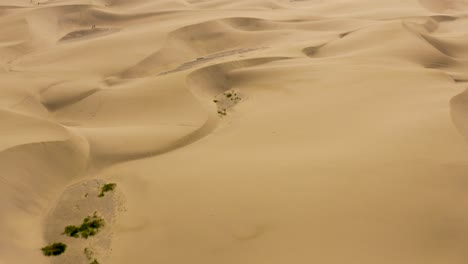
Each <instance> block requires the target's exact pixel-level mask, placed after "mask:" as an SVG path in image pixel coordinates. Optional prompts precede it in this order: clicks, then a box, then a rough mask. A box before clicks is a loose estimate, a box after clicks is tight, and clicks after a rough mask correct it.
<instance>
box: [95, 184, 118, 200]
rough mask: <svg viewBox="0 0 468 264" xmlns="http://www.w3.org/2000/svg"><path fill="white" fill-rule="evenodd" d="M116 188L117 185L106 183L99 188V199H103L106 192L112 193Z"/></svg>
mask: <svg viewBox="0 0 468 264" xmlns="http://www.w3.org/2000/svg"><path fill="white" fill-rule="evenodd" d="M115 187H117V184H115V183H106V184H104V185H103V186H102V188H101V193H99V195H98V196H99V197H104V195H105V193H106V192H110V191H113V190H114V189H115Z"/></svg>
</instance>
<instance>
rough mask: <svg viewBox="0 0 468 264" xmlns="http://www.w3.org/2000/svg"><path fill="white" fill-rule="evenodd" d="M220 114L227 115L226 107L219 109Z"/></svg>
mask: <svg viewBox="0 0 468 264" xmlns="http://www.w3.org/2000/svg"><path fill="white" fill-rule="evenodd" d="M218 114H220V115H223V116H225V115H226V114H227V113H226V108H223V109H218Z"/></svg>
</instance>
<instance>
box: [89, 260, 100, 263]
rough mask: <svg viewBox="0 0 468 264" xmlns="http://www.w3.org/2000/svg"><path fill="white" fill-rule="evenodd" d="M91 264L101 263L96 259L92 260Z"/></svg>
mask: <svg viewBox="0 0 468 264" xmlns="http://www.w3.org/2000/svg"><path fill="white" fill-rule="evenodd" d="M89 264H99V262H98V261H97V259H94V260H93V262H91V263H89Z"/></svg>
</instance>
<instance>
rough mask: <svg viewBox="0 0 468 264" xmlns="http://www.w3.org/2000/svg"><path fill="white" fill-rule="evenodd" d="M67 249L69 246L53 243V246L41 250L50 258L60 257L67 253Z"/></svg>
mask: <svg viewBox="0 0 468 264" xmlns="http://www.w3.org/2000/svg"><path fill="white" fill-rule="evenodd" d="M66 249H67V245H65V244H63V243H60V242H58V243H53V244H50V245H48V246H45V247H43V248H41V250H42V253H44V255H45V256H48V257H50V256H58V255H60V254H62V253H63V252H65V250H66Z"/></svg>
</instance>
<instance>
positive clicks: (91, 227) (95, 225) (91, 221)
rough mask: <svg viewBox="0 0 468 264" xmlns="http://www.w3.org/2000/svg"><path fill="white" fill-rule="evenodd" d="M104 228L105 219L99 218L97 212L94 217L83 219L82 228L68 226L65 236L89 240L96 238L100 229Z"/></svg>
mask: <svg viewBox="0 0 468 264" xmlns="http://www.w3.org/2000/svg"><path fill="white" fill-rule="evenodd" d="M103 226H104V219H102V218H101V217H99V216H98V215H97V214H96V212H94V214H93V215H92V216H88V217H86V218H85V219H83V223H82V224H81V225H80V226H73V225H70V226H67V227H65V231H64V232H63V234H65V235H68V236H70V237H75V238H78V237H80V236H81V237H82V238H86V239H87V238H88V237H90V236H94V235H96V234H97V232H98V231H99V228H101V227H103Z"/></svg>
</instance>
